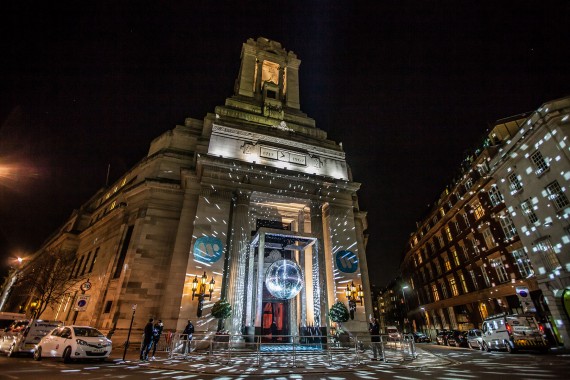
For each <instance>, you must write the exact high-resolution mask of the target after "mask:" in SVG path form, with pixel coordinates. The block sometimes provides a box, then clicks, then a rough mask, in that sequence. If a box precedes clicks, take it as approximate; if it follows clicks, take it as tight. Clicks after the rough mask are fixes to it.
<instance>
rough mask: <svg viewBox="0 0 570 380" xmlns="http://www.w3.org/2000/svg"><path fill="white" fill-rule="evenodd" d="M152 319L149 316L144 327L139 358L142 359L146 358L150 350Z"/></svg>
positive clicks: (145, 359) (152, 329) (152, 328)
mask: <svg viewBox="0 0 570 380" xmlns="http://www.w3.org/2000/svg"><path fill="white" fill-rule="evenodd" d="M153 321H154V319H153V318H150V319H149V320H148V323H147V324H146V325H145V327H144V333H143V342H142V346H141V360H142V361H147V360H148V352H149V351H150V344H151V343H152V337H153V335H154V334H153V331H154V326H153V325H152V322H153Z"/></svg>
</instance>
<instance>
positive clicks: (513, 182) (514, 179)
mask: <svg viewBox="0 0 570 380" xmlns="http://www.w3.org/2000/svg"><path fill="white" fill-rule="evenodd" d="M508 179H509V183H510V188H511V191H512V192H513V193H516V192H518V191H520V190H522V188H523V185H522V182H521V180H520V178H519V176H518V175H517V173H513V174H511V175H510V176H509V178H508Z"/></svg>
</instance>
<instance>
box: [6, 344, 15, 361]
mask: <svg viewBox="0 0 570 380" xmlns="http://www.w3.org/2000/svg"><path fill="white" fill-rule="evenodd" d="M15 351H16V345H15V344H13V345H11V346H10V349H9V350H8V352H7V353H6V356H7V357H9V358H13V357H14V354H15V353H16V352H15Z"/></svg>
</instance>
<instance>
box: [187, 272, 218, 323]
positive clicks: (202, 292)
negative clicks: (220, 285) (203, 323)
mask: <svg viewBox="0 0 570 380" xmlns="http://www.w3.org/2000/svg"><path fill="white" fill-rule="evenodd" d="M215 285H216V281H214V276H212V280H211V281H210V282H209V283H208V276H206V272H204V274H203V275H202V277H200V280H198V275H196V276H195V277H194V281H192V301H193V300H194V297H195V296H196V295H197V296H198V310H197V311H196V316H197V317H198V318H200V317H201V316H202V309H203V308H204V298H205V297H208V298H209V299H210V300H211V299H212V293H213V292H214V286H215ZM206 288H207V289H206ZM206 290H207V291H208V292H209V293H210V294H208V295H206Z"/></svg>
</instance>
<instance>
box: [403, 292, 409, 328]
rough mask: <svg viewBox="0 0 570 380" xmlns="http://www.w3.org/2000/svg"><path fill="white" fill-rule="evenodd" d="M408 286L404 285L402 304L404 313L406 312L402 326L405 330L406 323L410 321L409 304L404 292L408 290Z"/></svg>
mask: <svg viewBox="0 0 570 380" xmlns="http://www.w3.org/2000/svg"><path fill="white" fill-rule="evenodd" d="M408 288H409V287H408V285H404V286H402V303H403V304H404V312H405V317H404V321H403V323H402V326H403V327H404V328H405V327H406V323H407V321H408V312H409V310H408V302H407V300H406V293H405V292H404V290H406V289H408Z"/></svg>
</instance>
